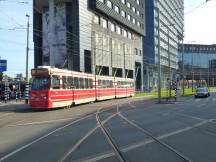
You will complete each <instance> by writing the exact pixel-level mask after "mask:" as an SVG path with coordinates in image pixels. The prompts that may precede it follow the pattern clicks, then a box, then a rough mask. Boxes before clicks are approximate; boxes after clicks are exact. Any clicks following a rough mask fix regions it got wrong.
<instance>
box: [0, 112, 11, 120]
mask: <svg viewBox="0 0 216 162" xmlns="http://www.w3.org/2000/svg"><path fill="white" fill-rule="evenodd" d="M10 114H13V113H5V114H3V115H1V116H0V118H4V117H6V116H9V115H10ZM0 120H2V119H0Z"/></svg>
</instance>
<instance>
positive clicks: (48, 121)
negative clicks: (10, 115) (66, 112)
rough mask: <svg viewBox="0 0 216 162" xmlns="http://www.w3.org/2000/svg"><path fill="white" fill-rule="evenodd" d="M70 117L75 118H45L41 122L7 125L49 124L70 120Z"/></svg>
mask: <svg viewBox="0 0 216 162" xmlns="http://www.w3.org/2000/svg"><path fill="white" fill-rule="evenodd" d="M71 119H75V117H73V118H63V119H56V120H46V121H41V122H31V123H22V124H12V125H8V127H16V126H28V125H40V124H49V123H56V122H61V121H67V120H71Z"/></svg>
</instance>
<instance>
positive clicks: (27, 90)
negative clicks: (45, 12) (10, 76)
mask: <svg viewBox="0 0 216 162" xmlns="http://www.w3.org/2000/svg"><path fill="white" fill-rule="evenodd" d="M26 17H27V19H28V22H27V46H26V86H25V103H26V104H28V99H29V78H28V59H29V17H30V16H29V15H28V14H26Z"/></svg>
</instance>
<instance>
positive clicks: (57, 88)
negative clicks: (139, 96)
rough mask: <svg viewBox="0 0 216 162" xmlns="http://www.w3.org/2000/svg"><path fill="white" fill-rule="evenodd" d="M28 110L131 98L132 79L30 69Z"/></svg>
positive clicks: (47, 69)
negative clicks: (31, 77) (31, 79)
mask: <svg viewBox="0 0 216 162" xmlns="http://www.w3.org/2000/svg"><path fill="white" fill-rule="evenodd" d="M31 73H32V76H33V82H32V85H31V90H30V106H31V108H33V109H44V108H45V109H51V108H58V107H67V106H71V105H74V104H81V103H87V102H93V101H97V100H107V99H112V98H121V97H129V96H134V92H135V88H134V79H130V78H118V77H110V76H100V75H93V74H87V73H82V72H75V71H69V70H64V69H58V68H51V67H39V68H37V69H32V71H31Z"/></svg>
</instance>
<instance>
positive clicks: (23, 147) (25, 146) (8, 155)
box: [0, 113, 95, 161]
mask: <svg viewBox="0 0 216 162" xmlns="http://www.w3.org/2000/svg"><path fill="white" fill-rule="evenodd" d="M94 114H95V113H94ZM94 114H90V115H88V116H86V117H84V118H80V119H77V120H75V121H73V122H71V123H69V124H66V125H64V126H62V127H59V128H57V129H55V130H53V131H51V132H50V133H48V134H45V135H43V136H41V137H39V138H37V139H35V140H34V141H32V142H30V143H27V144H26V145H24V146H22V147H20V148H18V149H16V150H14V151H12V152H10V153H8V154H7V155H5V156H3V157H1V158H0V161H3V160H5V159H7V158H9V157H11V156H13V155H14V154H16V153H18V152H20V151H22V150H23V149H25V148H27V147H29V146H31V145H33V144H34V143H36V142H38V141H40V140H42V139H44V138H46V137H48V136H49V135H51V134H53V133H55V132H57V131H59V130H62V129H64V128H66V127H68V126H70V125H72V124H74V123H77V122H79V121H81V120H84V119H86V118H89V117H90V116H92V115H94Z"/></svg>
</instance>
